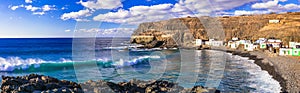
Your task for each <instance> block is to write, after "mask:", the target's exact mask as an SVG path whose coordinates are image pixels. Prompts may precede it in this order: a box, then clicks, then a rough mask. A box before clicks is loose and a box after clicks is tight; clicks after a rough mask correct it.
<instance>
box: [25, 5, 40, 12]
mask: <svg viewBox="0 0 300 93" xmlns="http://www.w3.org/2000/svg"><path fill="white" fill-rule="evenodd" d="M24 7H25V8H26V10H30V11H32V12H34V11H36V10H39V9H41V8H39V7H33V6H32V5H27V6H24Z"/></svg>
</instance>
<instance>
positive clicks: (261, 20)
mask: <svg viewBox="0 0 300 93" xmlns="http://www.w3.org/2000/svg"><path fill="white" fill-rule="evenodd" d="M270 20H275V21H276V20H278V23H276V22H270ZM151 31H156V32H157V31H159V32H162V33H163V34H166V35H171V37H170V39H167V40H165V41H162V42H161V43H162V44H161V46H158V47H170V46H175V45H177V46H181V47H192V46H193V45H194V40H195V39H204V40H207V39H209V38H213V39H219V40H224V41H227V40H230V39H231V38H232V37H238V38H240V39H250V40H256V39H258V38H261V37H263V38H278V39H281V40H283V42H284V44H287V42H289V41H298V42H299V41H300V13H299V12H292V13H291V12H290V13H283V14H263V15H242V16H225V17H207V16H206V17H199V18H197V17H187V18H176V19H170V20H164V21H159V22H148V23H142V24H140V25H139V27H138V29H137V30H136V31H135V32H134V33H133V36H139V35H141V34H143V33H151ZM150 36H154V35H151V34H150ZM155 37H156V36H154V39H155ZM134 40H135V38H132V40H131V41H134ZM140 41H143V39H140ZM152 41H156V40H152ZM133 43H134V42H133ZM135 43H136V42H135ZM154 43H155V42H154ZM140 44H148V45H149V44H153V42H151V41H150V42H147V43H145V42H144V43H140ZM152 46H153V45H152ZM149 47H150V46H149Z"/></svg>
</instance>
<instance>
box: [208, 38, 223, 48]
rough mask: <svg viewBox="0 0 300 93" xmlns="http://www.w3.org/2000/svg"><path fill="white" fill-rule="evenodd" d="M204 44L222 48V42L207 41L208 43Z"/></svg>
mask: <svg viewBox="0 0 300 93" xmlns="http://www.w3.org/2000/svg"><path fill="white" fill-rule="evenodd" d="M206 44H207V45H210V46H223V45H224V42H223V41H216V40H214V39H209V41H208V42H207V43H206Z"/></svg>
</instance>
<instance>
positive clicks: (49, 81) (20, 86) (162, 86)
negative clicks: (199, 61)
mask: <svg viewBox="0 0 300 93" xmlns="http://www.w3.org/2000/svg"><path fill="white" fill-rule="evenodd" d="M1 90H2V92H1V93H12V92H13V93H18V92H22V93H24V92H25V93H114V92H116V93H167V92H170V93H179V92H181V93H203V92H204V93H208V92H209V93H213V92H216V93H218V92H219V91H218V90H215V89H205V88H204V87H202V86H195V87H193V88H192V89H184V88H183V87H181V86H179V85H178V84H176V83H172V82H168V81H163V80H152V81H141V80H136V79H133V80H130V81H129V82H120V83H113V82H107V81H103V80H98V81H92V80H89V81H87V82H84V83H81V84H77V83H76V82H72V81H66V80H58V79H56V78H53V77H49V76H43V75H37V74H30V75H26V76H18V77H10V76H2V85H1Z"/></svg>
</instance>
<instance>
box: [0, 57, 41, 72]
mask: <svg viewBox="0 0 300 93" xmlns="http://www.w3.org/2000/svg"><path fill="white" fill-rule="evenodd" d="M45 62H46V61H44V60H41V59H33V58H29V59H21V58H19V57H10V58H2V57H0V71H13V70H15V69H27V68H28V67H29V66H31V65H34V66H35V67H38V64H41V63H45Z"/></svg>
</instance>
